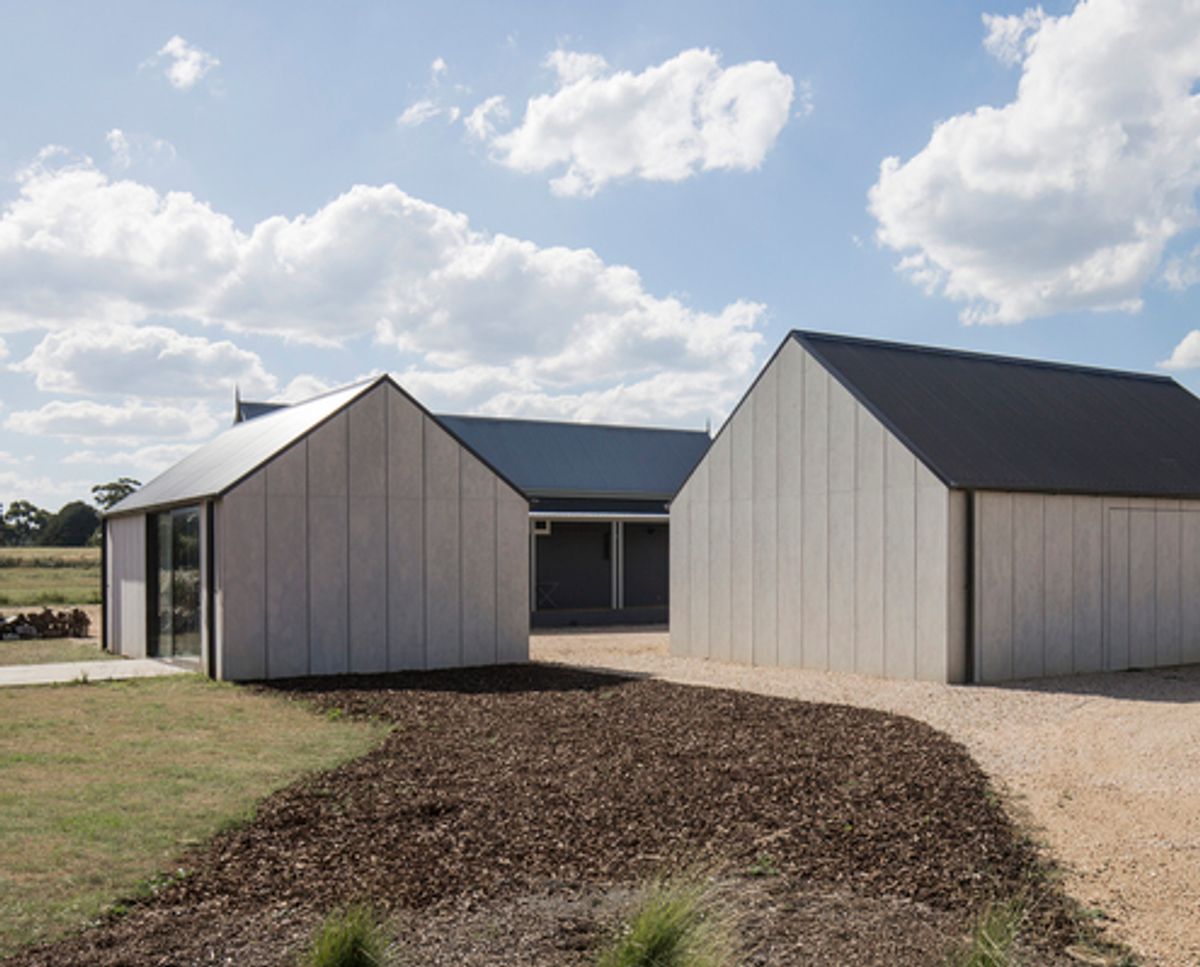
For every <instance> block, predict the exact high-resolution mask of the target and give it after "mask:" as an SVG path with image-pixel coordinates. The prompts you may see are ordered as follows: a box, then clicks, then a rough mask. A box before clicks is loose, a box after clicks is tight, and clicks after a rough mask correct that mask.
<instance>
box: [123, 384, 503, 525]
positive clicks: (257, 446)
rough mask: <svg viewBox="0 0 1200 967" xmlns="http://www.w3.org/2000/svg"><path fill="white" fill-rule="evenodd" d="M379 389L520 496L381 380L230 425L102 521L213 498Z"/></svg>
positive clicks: (488, 464) (423, 409)
mask: <svg viewBox="0 0 1200 967" xmlns="http://www.w3.org/2000/svg"><path fill="white" fill-rule="evenodd" d="M384 383H387V384H389V385H390V386H391V387H392V388H393V389H395V390H396V391H397V392H399V393H401V394H402V395H403V396H404V397H405V398H406V399H408V400H409V401H410V402H412V403H413V404H414V405H415V406H416V407H417V408H418V409H420V410H421V412H422V413H424V414H425V415H426V416H429V417H430V418H431V419H432V420H434V422H436V423H439V424H441V425H442V426H443V428H444V429H445V430H446V431H447V432H448V433H449V434H450V435H451V436H452V437H454V438H455V440H457V442H458V443H459V444H460V445H461V446H463V447H464V448H465V449H467V450H470V451H471V452H472V453H474V455H475V456H477V457H479V458H480V459H481V460H482V461H483V462H484V464H485V465H487V467H488V469H490V470H491V471H492V472H493V473H495V474H496V475H497V476H498V477H500V478H501V479H502V480H504V482H505V483H507V484H509V486H511V487H512V488H513V489H514V490H516V491H517V492H518V493H520V494H521V496H525V495H524V493H523V492H522V491H521V489H520V487H519V486H517V485H515V484H513V482H512V481H511V480H510V479H509V478H508V476H507V475H505V474H504V473H503V471H500V470H497V469H496V467H495V466H494V465H492V463H491V462H490V461H489V460H488V459H487V457H486V456H484V455H481V454H479V453H477V452H475V451H474V448H472V447H471V445H470V444H469V443H467V442H465V441H464V440H462V439H461V438H460V437H459V436H458V434H457V433H455V431H454V430H453V429H452V428H450V427H448V426H446V425H445V424H444V423H443V421H441V420H440V419H439V418H438V417H436V416H434V415H433V414H432V413H430V412H429V411H428V410H426V409H425V408H424V407H423V406H421V404H420V403H418V402H417V401H416V400H414V399H413V398H412V397H411V396H409V395H408V394H407V393H405V392H404V390H403V389H402V388H401V387H400V386H398V385H397V384H396V383H395V381H394V380H392V378H391V377H390V376H386V375H385V376H377V377H374V378H373V379H369V380H366V381H364V382H360V383H353V384H351V385H350V386H343V387H340V388H338V389H335V390H331V391H330V392H328V393H323V394H321V395H320V396H314V397H313V398H312V399H309V400H305V401H304V402H302V403H295V404H292V405H290V406H289V405H286V404H281V405H279V406H274V407H271V408H269V409H267V410H265V411H264V412H263V414H262V415H261V416H257V417H255V418H254V419H244V420H242V421H241V422H238V423H235V424H234V425H233V426H232V427H230V428H229V429H228V430H226V431H225V432H223V433H221V434H220V435H218V436H217V437H216V438H214V439H213V440H210V441H209V442H208V443H206V444H204V445H203V446H201V447H199V448H198V449H196V450H195V451H193V452H192V453H190V454H188V455H187V456H186V457H184V458H183V459H182V460H180V461H179V462H178V463H176V464H174V465H173V466H171V467H168V468H167V469H166V470H164V471H163V472H162V473H161V474H159V475H158V476H157V477H155V478H154V479H153V480H151V481H150V482H149V483H147V484H145V485H144V486H142V487H141V488H140V489H138V490H136V491H134V492H133V493H132V494H130V495H129V496H128V497H126V498H125V499H124V500H122V501H120V502H119V503H117V504H115V505H114V506H113V507H111V508H110V509H109V510H108V512H107V513H106V514H105V516H106V517H113V516H117V515H120V514H126V513H133V512H144V511H147V510H153V509H156V508H161V507H170V506H178V505H179V504H184V503H193V502H196V501H200V500H206V499H209V498H212V497H219V496H221V495H223V494H225V493H227V492H228V491H229V490H231V489H232V488H233V487H234V486H235V485H237V484H238V483H240V482H241V481H242V480H244V479H245V478H246V477H247V476H249V475H250V474H251V473H253V472H254V471H255V470H257V469H258V468H259V467H261V466H263V464H265V463H267V462H268V461H270V460H271V459H272V458H273V457H275V456H278V455H279V454H280V453H282V452H283V451H284V450H286V449H287V448H288V447H289V446H291V445H292V444H293V443H296V442H297V441H298V440H300V439H301V438H302V437H304V436H307V435H308V434H309V433H311V432H312V431H313V430H315V429H317V427H319V426H321V425H322V424H323V423H325V422H326V421H327V420H330V419H332V418H333V417H334V416H336V415H337V414H338V413H339V412H341V411H342V410H343V409H345V408H346V407H348V406H349V405H350V404H351V403H353V402H354V401H355V400H357V399H358V398H359V397H361V396H365V395H366V394H367V393H369V392H370V391H371V390H373V389H375V387H377V386H379V385H381V384H384ZM243 405H244V404H243Z"/></svg>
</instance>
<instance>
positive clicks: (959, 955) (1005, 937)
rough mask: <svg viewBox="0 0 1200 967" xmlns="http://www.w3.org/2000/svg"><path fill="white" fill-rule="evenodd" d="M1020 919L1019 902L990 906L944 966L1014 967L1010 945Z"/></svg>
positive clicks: (1020, 921)
mask: <svg viewBox="0 0 1200 967" xmlns="http://www.w3.org/2000/svg"><path fill="white" fill-rule="evenodd" d="M1024 919H1025V911H1024V908H1023V907H1022V906H1021V904H1020V903H1019V902H1017V901H1015V900H1010V901H1009V902H1007V903H993V904H992V905H991V906H989V907H988V908H987V909H986V910H984V912H983V914H982V915H981V916H980V917H979V919H978V920H977V921H976V923H975V929H974V930H973V931H972V933H971V936H970V937H969V938H968V939H967V940H966V941H964V942H963V944H962V946H961V947H959V948H958V949H957V950H955V951H954V952H953V953H952V954H951V955H950V957H949V959H948V960H947V961H946V965H947V967H1016V964H1017V960H1016V956H1015V954H1014V952H1013V946H1014V944H1015V943H1016V940H1017V935H1018V934H1019V933H1020V930H1021V923H1022V921H1023V920H1024Z"/></svg>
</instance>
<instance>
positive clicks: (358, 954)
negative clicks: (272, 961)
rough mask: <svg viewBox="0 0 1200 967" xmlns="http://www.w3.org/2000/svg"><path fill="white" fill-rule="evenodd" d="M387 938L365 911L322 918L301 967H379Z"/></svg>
mask: <svg viewBox="0 0 1200 967" xmlns="http://www.w3.org/2000/svg"><path fill="white" fill-rule="evenodd" d="M386 958H387V937H386V936H384V932H383V929H382V928H381V927H380V926H379V922H378V921H377V920H376V919H375V915H374V913H372V912H371V910H370V908H369V907H366V906H363V905H361V904H356V905H354V906H349V907H346V908H345V909H342V910H335V911H333V913H331V914H329V916H327V917H326V918H325V921H324V922H323V923H322V924H321V926H320V927H319V928H318V930H317V932H316V934H314V936H313V939H312V945H311V946H310V947H309V949H308V953H307V954H306V956H305V957H304V959H303V961H301V963H302V964H303V965H304V967H382V965H383V964H386V963H387V959H386Z"/></svg>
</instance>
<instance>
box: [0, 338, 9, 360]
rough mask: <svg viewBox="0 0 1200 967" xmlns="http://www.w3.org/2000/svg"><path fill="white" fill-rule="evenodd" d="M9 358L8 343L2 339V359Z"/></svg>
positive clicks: (0, 351) (0, 346)
mask: <svg viewBox="0 0 1200 967" xmlns="http://www.w3.org/2000/svg"><path fill="white" fill-rule="evenodd" d="M6 358H8V343H6V342H5V341H4V340H3V339H0V359H6Z"/></svg>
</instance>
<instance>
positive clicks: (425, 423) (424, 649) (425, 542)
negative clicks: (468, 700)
mask: <svg viewBox="0 0 1200 967" xmlns="http://www.w3.org/2000/svg"><path fill="white" fill-rule="evenodd" d="M420 419H421V506H420V508H419V510H420V513H419V514H418V516H419V517H420V519H421V667H422V668H428V667H429V600H428V595H429V533H428V531H429V528H428V526H427V523H426V519H425V518H426V513H427V508H426V503H427V497H428V490H429V486H428V481H427V479H426V478H427V477H428V476H429V418H428V417H426V416H424V415H422V416H421V418H420Z"/></svg>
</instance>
